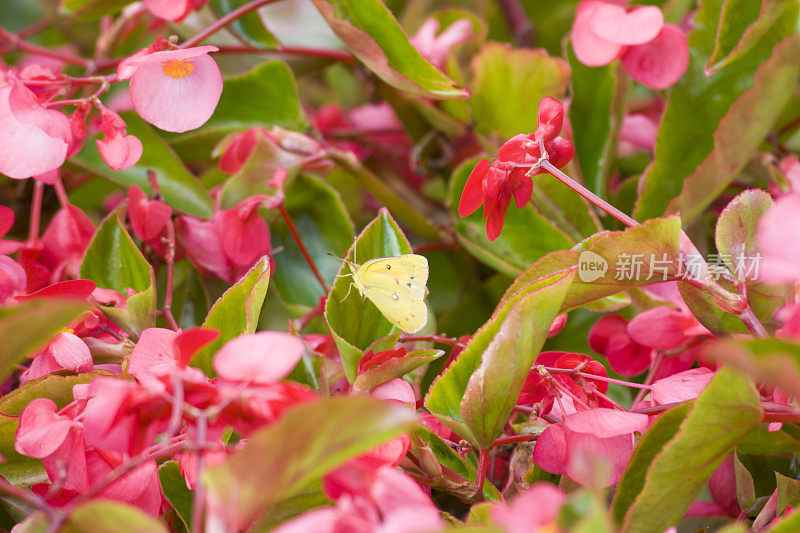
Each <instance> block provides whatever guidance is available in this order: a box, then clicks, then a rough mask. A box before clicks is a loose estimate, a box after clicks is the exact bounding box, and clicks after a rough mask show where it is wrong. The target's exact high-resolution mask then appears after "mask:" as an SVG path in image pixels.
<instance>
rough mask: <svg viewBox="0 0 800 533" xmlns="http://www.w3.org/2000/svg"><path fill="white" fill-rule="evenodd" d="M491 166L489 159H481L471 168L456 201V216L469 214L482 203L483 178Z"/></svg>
mask: <svg viewBox="0 0 800 533" xmlns="http://www.w3.org/2000/svg"><path fill="white" fill-rule="evenodd" d="M491 167H492V166H491V164H490V163H489V161H487V160H486V159H481V160H480V161H479V162H478V164H477V165H475V168H474V169H472V172H470V174H469V178H468V179H467V183H466V185H464V192H462V193H461V200H459V202H458V216H460V217H466V216H469V215H471V214H472V213H474V212H475V211H476V210H477V209H478V208H479V207H480V206H481V204H483V180H484V178H485V177H486V174H487V173H488V172H489V170H490V169H491Z"/></svg>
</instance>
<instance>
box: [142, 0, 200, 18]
mask: <svg viewBox="0 0 800 533" xmlns="http://www.w3.org/2000/svg"><path fill="white" fill-rule="evenodd" d="M206 1H207V0H144V7H146V8H147V10H148V11H150V13H152V14H153V15H154V16H156V17H158V18H162V19H164V20H173V21H180V20H182V19H183V18H184V17H185V16H186V15H188V14H189V13H191V12H192V10H194V9H198V8H199V7H201V6H202V5H203V4H205V3H206Z"/></svg>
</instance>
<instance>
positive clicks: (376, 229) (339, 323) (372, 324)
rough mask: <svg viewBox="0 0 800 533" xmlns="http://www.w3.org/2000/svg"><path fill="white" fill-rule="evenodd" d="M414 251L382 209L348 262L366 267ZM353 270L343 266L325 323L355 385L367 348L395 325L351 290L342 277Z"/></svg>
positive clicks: (357, 243)
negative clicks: (373, 260) (371, 260)
mask: <svg viewBox="0 0 800 533" xmlns="http://www.w3.org/2000/svg"><path fill="white" fill-rule="evenodd" d="M411 252H412V250H411V245H410V244H409V243H408V240H407V239H406V237H405V235H403V232H402V231H401V230H400V227H399V226H398V225H397V223H396V222H395V221H394V219H393V218H392V216H391V215H390V214H389V211H388V210H387V209H385V208H382V209H381V210H380V212H379V213H378V216H377V217H376V218H375V219H374V220H373V221H372V222H370V223H369V224H367V226H366V227H365V228H364V231H362V232H361V234H360V235H359V236H358V238H357V239H356V242H355V244H354V246H353V247H352V248H350V251H349V252H348V253H347V257H346V258H345V259H346V260H347V261H350V262H353V263H355V262H356V261H358V262H359V264H363V263H365V262H367V261H369V260H370V259H376V258H380V257H393V256H398V255H404V254H410V253H411ZM349 271H350V270H349V268H348V267H347V265H346V263H344V264H342V266H341V268H340V269H339V277H337V278H336V281H335V283H334V284H333V287H332V288H331V293H330V295H329V296H328V300H327V302H326V303H325V320H327V321H328V327H329V328H330V330H331V335H333V339H334V341H336V346H337V347H338V348H339V354H340V355H341V357H342V364H343V365H344V371H345V373H346V374H347V379H348V380H349V381H350V382H351V383H352V382H353V381H355V379H356V374H357V372H358V361H359V360H360V359H361V356H362V355H364V351H365V350H366V349H367V347H368V346H369V345H370V344H371V343H372V342H373V341H374V340H376V339H378V338H379V337H383V336H385V335H388V334H389V333H391V332H392V331H393V330H394V327H395V326H393V325H392V323H391V322H389V320H388V319H387V318H386V317H384V316H383V314H382V313H381V312H380V311H378V308H377V307H375V304H373V303H372V302H371V301H369V299H367V298H364V299H362V298H361V296H359V294H358V291H356V290H354V289H353V288H352V287H351V285H352V279H351V278H349V277H343V276H341V274H345V273H348V272H349ZM348 294H349V295H348Z"/></svg>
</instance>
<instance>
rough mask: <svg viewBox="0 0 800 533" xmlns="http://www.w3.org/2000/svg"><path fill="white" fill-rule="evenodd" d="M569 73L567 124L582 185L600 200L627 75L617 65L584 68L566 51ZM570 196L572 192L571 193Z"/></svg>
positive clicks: (620, 116)
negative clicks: (570, 72) (570, 87)
mask: <svg viewBox="0 0 800 533" xmlns="http://www.w3.org/2000/svg"><path fill="white" fill-rule="evenodd" d="M567 57H568V59H569V66H570V69H571V70H572V76H571V77H570V82H571V86H572V91H571V93H572V100H571V101H570V104H569V123H570V128H571V130H572V143H573V144H574V146H575V159H576V160H577V162H578V167H579V169H580V173H581V177H582V178H583V183H585V184H586V186H587V187H588V188H589V189H590V190H591V191H592V192H594V193H595V194H597V195H599V196H602V197H604V196H605V192H606V187H607V185H608V180H609V178H610V175H611V171H612V163H613V158H614V154H615V151H616V148H617V135H618V134H619V130H620V127H621V126H622V119H623V116H624V114H625V95H626V93H627V87H628V85H627V77H626V76H627V75H626V74H625V73H624V72H623V71H622V67H621V66H620V65H618V64H611V65H607V66H604V67H587V66H586V65H584V64H583V63H581V62H580V61H578V59H577V58H576V57H575V53H574V52H573V51H572V46H570V47H569V49H568V50H567ZM573 194H574V193H573Z"/></svg>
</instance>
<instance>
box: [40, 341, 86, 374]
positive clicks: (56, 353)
mask: <svg viewBox="0 0 800 533" xmlns="http://www.w3.org/2000/svg"><path fill="white" fill-rule="evenodd" d="M48 349H49V350H50V353H52V354H53V358H54V359H55V360H56V361H58V364H60V365H61V366H62V367H64V368H66V369H67V370H72V371H73V372H91V371H92V354H91V353H90V352H89V347H88V346H86V343H85V342H83V341H82V340H81V339H80V337H78V336H77V335H75V334H73V333H66V332H65V333H59V334H58V335H56V336H55V337H53V340H51V341H50V345H49V346H48Z"/></svg>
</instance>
